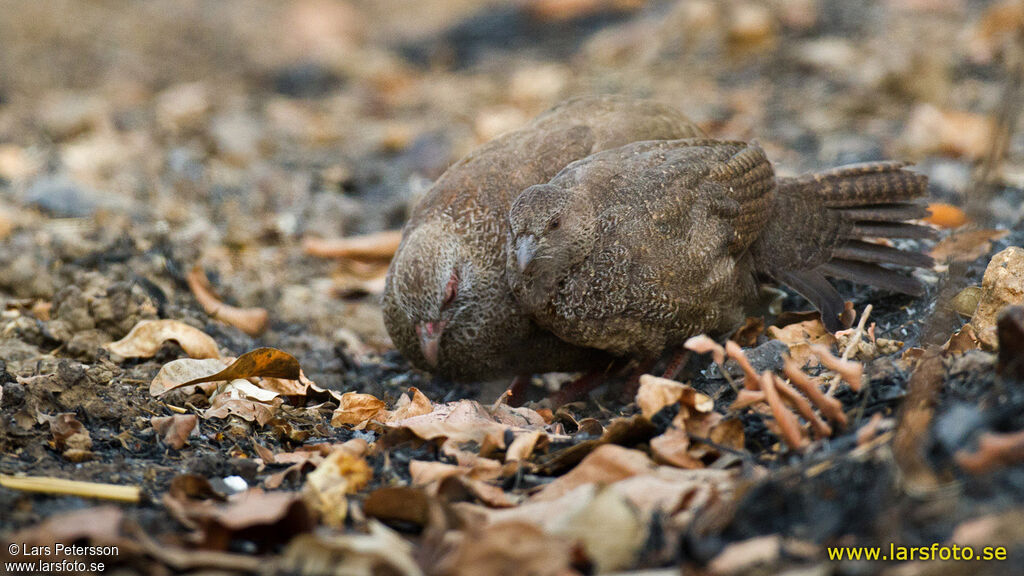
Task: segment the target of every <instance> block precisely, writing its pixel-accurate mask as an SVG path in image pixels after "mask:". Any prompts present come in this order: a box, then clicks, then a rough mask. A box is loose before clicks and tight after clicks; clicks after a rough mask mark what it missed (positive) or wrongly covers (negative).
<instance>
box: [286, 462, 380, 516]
mask: <svg viewBox="0 0 1024 576" xmlns="http://www.w3.org/2000/svg"><path fill="white" fill-rule="evenodd" d="M372 478H373V471H372V470H371V469H370V466H369V464H367V463H366V460H365V459H363V457H362V455H361V454H359V453H358V452H356V451H354V450H350V449H348V448H346V447H344V446H342V447H339V448H338V449H336V450H334V451H333V452H331V453H330V454H329V455H328V456H327V457H326V458H325V459H324V461H323V462H321V463H320V465H318V466H317V467H316V470H314V471H312V472H310V473H309V475H308V476H306V484H305V486H303V489H302V496H303V498H304V499H305V501H306V504H307V505H308V506H309V508H310V509H311V510H313V511H315V512H317V513H318V514H319V515H320V518H321V521H322V522H323V523H324V524H326V525H327V526H330V527H332V528H341V527H342V526H343V525H344V523H345V517H346V516H347V515H348V499H347V495H348V494H353V493H355V492H357V491H358V490H360V489H362V488H363V487H365V486H366V485H367V484H369V483H370V480H371V479H372Z"/></svg>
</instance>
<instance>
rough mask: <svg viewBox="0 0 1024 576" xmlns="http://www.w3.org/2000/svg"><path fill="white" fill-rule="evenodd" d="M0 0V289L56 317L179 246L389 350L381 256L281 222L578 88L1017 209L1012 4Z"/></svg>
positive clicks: (395, 191)
mask: <svg viewBox="0 0 1024 576" xmlns="http://www.w3.org/2000/svg"><path fill="white" fill-rule="evenodd" d="M0 14H2V17H0V209H2V212H0V233H2V235H3V237H4V238H5V239H6V240H5V244H4V247H3V248H2V249H0V288H2V289H3V290H4V291H5V292H8V293H10V294H12V295H14V296H17V297H21V298H43V299H49V298H54V296H55V295H58V297H57V298H56V300H55V303H54V304H55V305H56V306H57V307H59V306H60V300H61V298H60V297H59V292H60V289H61V287H62V286H64V285H66V284H67V283H69V282H71V283H83V285H84V284H88V283H89V282H94V283H96V282H99V283H100V284H101V285H102V284H103V282H104V281H100V280H96V279H95V278H93V277H92V276H95V272H96V271H103V270H106V269H105V268H104V266H107V265H108V264H110V263H111V262H114V263H118V262H120V263H121V264H124V265H125V266H127V271H126V270H124V269H118V268H116V267H115V268H110V270H113V272H110V273H109V274H108V276H109V275H112V277H113V278H115V279H116V278H117V277H118V275H121V276H125V275H136V276H145V277H146V278H147V280H148V281H151V282H152V283H155V284H156V285H157V288H161V289H162V290H163V292H166V293H172V292H174V291H175V289H174V284H175V282H179V281H180V270H178V271H177V272H176V271H175V268H174V266H175V263H178V265H180V266H182V267H184V266H191V264H192V263H199V264H202V265H203V266H205V267H207V269H208V270H209V271H211V273H212V274H213V277H212V280H213V282H214V283H215V284H216V285H217V286H218V289H219V290H220V292H221V295H222V296H224V297H225V299H226V300H228V301H230V302H234V303H236V304H238V305H242V306H262V307H266V308H268V309H269V310H271V312H272V318H273V319H274V321H275V322H278V323H279V324H278V327H279V328H280V327H282V326H284V327H285V328H287V326H301V327H302V331H303V332H304V333H305V334H309V335H311V336H312V337H313V338H322V339H323V342H324V343H327V342H331V341H338V340H339V339H348V340H351V341H358V342H360V343H361V345H365V346H368V347H370V348H377V349H382V348H385V347H387V337H386V334H385V333H384V332H383V328H382V326H381V322H380V319H379V313H378V311H377V309H376V304H375V300H374V299H373V298H362V299H347V300H345V299H340V300H339V299H338V298H337V296H339V295H342V296H352V295H359V294H367V293H369V294H370V295H372V294H373V292H374V291H375V290H379V287H380V279H381V274H382V273H383V272H382V270H383V269H382V268H380V267H377V268H374V269H372V270H370V269H364V268H358V269H349V270H344V269H341V270H339V269H338V268H336V267H335V266H334V265H333V264H332V263H329V262H324V261H320V260H317V259H314V258H310V257H309V256H306V255H304V254H303V252H302V248H301V240H302V239H303V238H311V237H314V238H336V237H342V236H348V235H353V234H360V233H367V232H373V231H377V230H384V229H395V228H398V227H400V226H401V225H402V223H403V220H404V217H405V214H406V213H407V210H408V208H409V206H410V205H411V203H412V202H414V201H415V199H416V197H417V195H418V194H420V193H422V191H423V190H425V189H426V188H427V187H428V186H429V184H430V182H431V181H432V180H433V179H434V178H436V177H437V176H438V175H439V174H440V173H441V172H443V171H444V169H445V168H446V167H447V166H448V165H449V164H451V163H452V162H454V161H455V160H456V159H458V158H459V157H460V156H462V155H463V154H465V153H467V152H468V151H470V150H471V149H473V148H474V147H476V146H477V145H479V144H480V143H482V142H485V141H487V140H489V139H491V138H493V137H494V136H496V135H498V134H500V133H502V132H504V131H507V130H510V129H514V128H516V127H518V126H519V125H521V124H523V123H525V122H526V121H527V120H528V119H530V118H531V117H532V116H534V115H536V114H538V113H539V112H541V111H543V110H544V109H546V108H547V107H549V106H551V105H552V104H554V103H556V102H558V101H559V100H561V99H564V98H566V97H570V96H575V95H581V94H593V93H623V94H632V95H636V96H647V97H652V98H656V99H658V100H661V101H664V102H667V103H670V104H673V105H675V106H677V107H679V108H680V109H682V110H683V111H685V112H686V113H687V114H688V115H689V116H690V117H691V118H692V119H693V120H695V121H696V122H698V123H699V124H700V125H701V126H703V127H704V128H705V129H706V130H707V131H708V132H709V133H710V134H712V135H714V136H718V137H728V138H739V139H757V140H758V141H759V142H760V143H761V145H762V146H763V147H764V148H765V150H766V151H767V152H768V154H769V156H770V157H771V158H772V160H773V161H775V162H776V164H777V166H778V170H779V172H781V173H784V174H785V173H795V172H799V171H803V170H807V169H813V168H822V167H827V166H832V165H836V164H841V163H849V162H857V161H865V160H877V159H905V160H912V161H915V162H917V163H918V167H919V169H920V170H922V171H924V172H926V173H927V174H928V175H929V176H930V177H931V178H932V182H933V185H934V186H933V188H934V194H935V195H936V196H937V197H939V198H941V199H943V200H945V201H948V202H952V203H954V204H962V203H964V199H965V194H967V193H968V192H969V191H970V190H972V187H974V186H975V183H977V182H978V181H979V178H981V179H982V180H984V181H985V182H988V183H989V184H990V185H991V186H994V187H995V188H996V189H998V190H999V193H998V194H993V195H992V198H991V202H990V203H987V204H986V207H987V209H991V211H992V212H993V213H995V214H996V215H998V217H999V218H1001V219H1003V220H1005V221H1008V222H1011V223H1012V222H1016V221H1017V220H1019V217H1020V215H1021V210H1022V208H1021V203H1020V199H1021V194H1020V188H1021V187H1022V186H1024V136H1022V133H1021V131H1019V130H1016V128H1017V125H1018V124H1019V120H1020V119H1019V117H1018V116H1017V115H1016V110H1017V109H1019V108H1020V101H1019V92H1020V90H1017V89H1016V87H1017V84H1015V80H1014V78H1017V79H1018V80H1017V81H1016V82H1017V83H1019V67H1020V61H1021V56H1020V54H1019V52H1018V51H1017V50H1018V48H1014V46H1019V43H1018V44H1014V38H1019V37H1020V35H1021V29H1022V28H1024V2H1020V1H1017V0H1010V1H1005V0H1004V1H1002V2H984V1H976V0H878V1H872V2H849V1H845V0H760V1H759V0H728V1H721V2H719V1H712V0H519V1H515V2H497V1H486V0H475V1H474V0H347V1H345V0H338V1H332V0H291V1H280V2H259V1H255V0H148V1H144V2H142V1H127V0H94V1H89V2H84V1H77V2H76V1H71V0H52V1H50V2H34V1H28V0H25V1H17V0H0ZM1013 71H1017V72H1013ZM1014 74H1017V76H1014ZM986 159H987V160H986ZM986 161H987V162H988V165H989V167H988V169H987V171H985V174H983V175H982V176H981V177H979V176H978V174H979V170H980V169H979V166H982V165H985V162H986ZM118 250H121V251H122V252H124V253H125V254H130V255H129V256H124V258H123V259H122V260H120V261H118V260H116V259H112V258H113V257H114V256H116V255H117V254H119V252H118ZM136 253H141V254H142V255H144V257H139V256H138V255H137V254H136ZM154 254H158V255H159V257H156V256H154ZM90 258H91V259H90ZM110 265H112V264H110ZM147 266H150V269H149V270H150V272H152V273H151V274H150V273H147ZM168 270H170V271H171V272H170V273H167V271H168ZM90 274H92V276H90ZM104 274H106V272H104ZM161 274H163V276H161ZM175 274H177V276H176V275H175ZM90 278H91V279H90ZM109 281H113V280H109ZM179 283H180V282H179ZM178 289H179V291H180V286H179V287H178ZM186 296H187V294H186ZM169 305H174V298H173V297H171V298H170V304H169ZM296 330H297V329H296ZM294 331H295V330H293V332H294ZM279 332H280V333H282V334H283V333H288V330H286V329H284V328H281V330H279ZM113 336H116V335H113ZM280 337H282V338H283V336H280ZM267 338H269V339H270V340H273V339H274V338H275V336H273V333H271V336H268V337H267ZM272 343H273V342H272ZM290 344H291V345H292V347H293V348H292V349H293V350H294V347H295V346H297V344H296V343H295V342H291V343H290ZM324 345H326V344H324ZM310 346H313V345H312V344H310Z"/></svg>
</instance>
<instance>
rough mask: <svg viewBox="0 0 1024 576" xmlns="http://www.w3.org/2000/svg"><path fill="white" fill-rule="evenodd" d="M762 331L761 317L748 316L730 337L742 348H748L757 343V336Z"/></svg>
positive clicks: (762, 321) (762, 319) (762, 320)
mask: <svg viewBox="0 0 1024 576" xmlns="http://www.w3.org/2000/svg"><path fill="white" fill-rule="evenodd" d="M763 333H764V318H763V317H760V316H758V317H756V318H755V317H748V318H747V319H746V320H744V321H743V325H742V326H740V327H739V328H738V329H737V330H736V332H735V333H733V335H732V339H733V340H735V341H736V343H737V344H739V345H740V346H742V347H744V348H750V347H751V346H755V345H756V344H757V337H758V336H760V335H761V334H763Z"/></svg>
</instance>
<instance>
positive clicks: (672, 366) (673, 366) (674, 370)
mask: <svg viewBox="0 0 1024 576" xmlns="http://www.w3.org/2000/svg"><path fill="white" fill-rule="evenodd" d="M689 360H690V351H689V350H687V349H686V348H683V347H679V348H676V351H675V352H673V353H672V357H671V358H670V359H669V361H668V366H666V367H665V373H664V374H662V375H661V377H662V378H666V379H668V380H675V379H676V376H679V372H681V371H682V370H683V368H684V367H685V366H686V363H687V362H688V361H689Z"/></svg>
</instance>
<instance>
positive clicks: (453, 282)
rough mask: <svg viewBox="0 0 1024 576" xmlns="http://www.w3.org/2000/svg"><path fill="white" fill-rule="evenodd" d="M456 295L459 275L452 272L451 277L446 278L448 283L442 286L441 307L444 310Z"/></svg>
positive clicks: (456, 272)
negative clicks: (442, 299)
mask: <svg viewBox="0 0 1024 576" xmlns="http://www.w3.org/2000/svg"><path fill="white" fill-rule="evenodd" d="M458 293H459V273H458V271H455V270H452V275H451V277H449V278H448V283H447V284H445V286H444V302H442V304H441V307H442V308H444V307H447V306H448V305H449V304H451V303H452V302H453V301H454V300H455V297H456V296H457V295H458Z"/></svg>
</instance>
